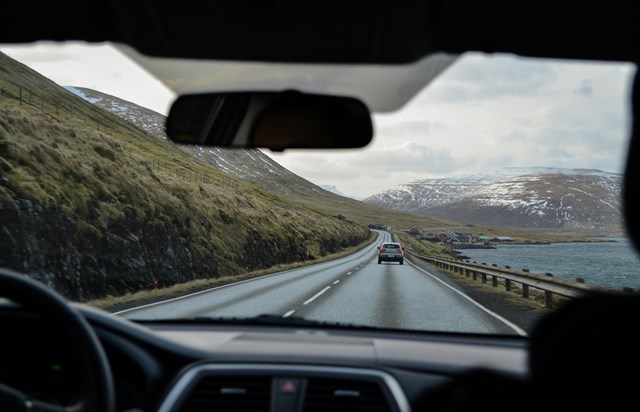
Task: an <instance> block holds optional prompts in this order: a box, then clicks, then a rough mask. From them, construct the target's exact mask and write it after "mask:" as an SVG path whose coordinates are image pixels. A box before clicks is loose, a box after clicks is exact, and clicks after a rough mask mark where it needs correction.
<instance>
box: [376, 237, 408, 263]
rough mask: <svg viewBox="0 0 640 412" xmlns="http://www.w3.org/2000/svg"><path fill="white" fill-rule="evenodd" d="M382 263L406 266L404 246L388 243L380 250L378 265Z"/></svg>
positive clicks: (381, 246)
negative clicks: (396, 263) (395, 263)
mask: <svg viewBox="0 0 640 412" xmlns="http://www.w3.org/2000/svg"><path fill="white" fill-rule="evenodd" d="M382 262H398V263H400V264H401V265H404V250H402V245H401V244H400V243H395V242H387V243H383V244H382V245H380V247H379V248H378V264H381V263H382Z"/></svg>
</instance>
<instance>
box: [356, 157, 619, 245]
mask: <svg viewBox="0 0 640 412" xmlns="http://www.w3.org/2000/svg"><path fill="white" fill-rule="evenodd" d="M621 187H622V176H621V175H620V174H613V173H607V172H602V171H600V170H585V169H558V168H507V169H504V170H499V171H488V172H484V173H480V174H477V175H472V176H460V177H451V178H444V179H427V180H420V181H415V182H412V183H408V184H405V185H401V186H399V187H397V188H395V189H392V190H388V191H386V192H383V193H380V194H377V195H374V196H371V197H369V198H367V199H366V200H365V201H366V202H368V203H371V204H374V205H378V206H383V207H386V208H391V209H396V210H403V211H411V212H415V213H420V214H424V215H429V216H434V217H438V218H442V219H449V220H454V221H458V222H463V223H467V224H476V225H491V226H500V227H512V228H514V227H515V228H537V229H554V230H556V229H557V230H563V231H567V232H570V233H582V234H589V235H611V236H618V235H621V234H623V217H622V199H621Z"/></svg>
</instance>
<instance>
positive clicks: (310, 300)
mask: <svg viewBox="0 0 640 412" xmlns="http://www.w3.org/2000/svg"><path fill="white" fill-rule="evenodd" d="M329 289H331V286H327V287H326V288H324V289H322V290H321V291H320V292H318V293H316V294H315V295H313V297H311V299H308V300H307V301H306V302H304V303H303V305H308V304H309V303H311V302H313V301H314V300H316V299H318V298H319V297H320V295H322V294H323V293H324V292H326V291H328V290H329Z"/></svg>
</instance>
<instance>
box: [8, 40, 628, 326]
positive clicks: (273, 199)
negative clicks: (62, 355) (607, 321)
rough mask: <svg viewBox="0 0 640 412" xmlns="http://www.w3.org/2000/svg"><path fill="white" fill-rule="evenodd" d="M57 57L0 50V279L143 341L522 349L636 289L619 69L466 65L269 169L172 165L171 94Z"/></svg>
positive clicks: (244, 160) (235, 161) (232, 155)
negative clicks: (311, 335) (59, 299)
mask: <svg viewBox="0 0 640 412" xmlns="http://www.w3.org/2000/svg"><path fill="white" fill-rule="evenodd" d="M69 47H70V48H68V49H56V48H52V47H50V46H48V45H37V46H33V47H31V48H26V47H8V46H7V47H5V48H0V51H1V52H2V53H3V54H2V55H0V59H1V61H0V67H1V68H2V70H1V71H0V107H2V110H1V111H0V112H1V113H2V114H1V116H2V118H1V119H0V133H1V134H0V146H1V147H2V152H1V153H2V164H1V165H0V172H1V177H0V197H1V199H2V200H1V202H2V203H1V204H2V214H1V215H0V219H2V233H0V248H1V249H2V257H1V258H0V266H3V267H9V268H13V269H16V270H21V271H24V272H26V273H28V274H29V275H30V276H32V277H34V278H35V279H38V280H40V281H42V282H44V283H45V284H47V285H48V286H50V287H51V288H54V289H55V290H57V291H59V292H60V293H62V294H63V295H64V296H66V297H68V298H69V299H72V300H75V301H81V302H86V303H89V304H91V305H95V306H97V307H101V308H106V309H107V310H110V311H112V312H114V313H118V314H121V315H122V316H126V317H129V318H131V319H140V320H142V319H145V320H149V319H156V320H157V319H167V318H185V319H186V318H190V319H191V318H206V317H210V318H212V319H215V318H227V319H237V318H251V317H256V316H260V315H263V314H268V315H275V316H279V317H289V316H291V315H292V314H294V313H295V315H296V316H300V317H304V318H307V319H312V320H320V321H327V322H336V323H347V324H353V325H364V326H371V327H381V328H396V329H409V330H421V331H438V332H443V331H444V332H457V333H482V334H525V329H526V327H527V325H530V324H531V322H534V321H535V319H537V318H538V317H539V316H542V315H544V314H545V313H548V312H549V311H552V310H554V308H556V307H558V306H559V305H561V304H562V303H563V302H565V301H566V300H568V299H571V298H572V296H575V294H581V293H588V292H589V291H594V290H611V291H631V290H636V289H637V288H638V284H639V280H640V279H639V278H638V276H637V275H636V273H637V271H636V270H635V267H636V265H637V256H636V253H635V251H634V249H633V247H632V245H631V242H630V240H629V238H628V237H627V234H626V232H625V227H624V217H623V210H622V200H621V196H622V173H623V171H624V164H625V154H626V148H627V145H628V139H629V132H630V116H629V101H630V83H631V79H632V76H633V75H634V74H635V67H633V66H632V65H630V64H623V63H615V62H611V63H595V62H577V61H556V60H543V59H527V58H520V57H515V56H511V55H500V54H498V55H495V56H489V55H483V54H480V53H468V54H465V55H463V56H460V57H457V58H456V60H455V62H453V63H452V64H451V65H450V66H448V67H447V68H445V69H444V70H443V72H442V73H441V74H440V75H439V76H437V77H436V78H435V79H434V80H433V81H432V82H431V83H430V84H428V85H427V86H426V87H424V88H423V89H418V90H412V91H411V93H408V94H410V95H412V96H413V97H412V98H411V99H410V100H409V101H408V102H407V103H406V104H405V105H404V106H402V107H401V108H399V109H398V110H395V111H379V112H376V113H374V114H373V122H374V128H375V135H374V140H373V142H372V143H371V144H370V145H369V146H368V147H366V148H363V149H354V150H336V151H326V150H325V151H304V150H290V151H285V152H284V153H277V152H270V151H266V150H258V149H242V150H231V149H221V148H216V147H200V146H177V145H174V144H172V143H171V142H170V141H168V140H167V139H166V135H165V134H164V120H165V118H166V115H167V113H168V108H169V107H170V104H171V101H172V100H173V99H174V98H175V92H174V91H173V90H172V89H171V84H168V83H166V84H163V83H161V82H160V81H158V80H157V79H153V78H152V77H151V76H150V75H149V74H148V73H145V72H144V71H141V69H140V68H139V67H136V66H134V65H132V64H131V63H130V62H127V60H126V59H125V58H124V57H123V55H122V54H120V53H118V52H114V49H113V48H110V47H107V46H105V45H101V46H97V47H87V48H85V47H80V46H77V45H71V46H69ZM65 53H66V54H65ZM420 67H421V66H420ZM103 69H104V70H103ZM344 69H345V70H348V69H349V65H346V66H345V67H344ZM31 70H33V71H31ZM283 73H285V72H283ZM223 74H224V75H229V73H228V72H223V71H221V72H220V73H219V75H220V76H221V77H220V78H221V79H223V80H224V79H225V77H224V76H223ZM48 79H50V80H51V81H49V80H48ZM307 80H308V79H307ZM203 81H205V80H203ZM323 82H335V84H339V82H340V77H339V72H336V76H335V77H333V78H332V77H328V78H327V79H324V80H323ZM323 82H320V81H318V82H317V83H318V84H317V85H315V86H317V88H318V89H322V84H321V83H323ZM335 84H334V86H332V87H335ZM266 86H267V85H265V87H266ZM362 86H363V87H365V86H366V87H370V86H371V85H370V84H364V82H363V85H362ZM385 242H394V243H385ZM395 242H400V243H395ZM380 244H381V245H382V247H383V248H385V249H399V248H402V249H403V252H404V258H403V259H405V260H406V259H408V260H409V261H410V262H412V263H413V264H412V265H407V264H400V265H398V264H395V263H396V262H388V261H382V262H381V261H380V260H378V259H379V256H376V254H377V253H378V251H377V248H376V245H380ZM346 256H355V257H358V259H360V257H361V258H362V259H361V260H359V261H358V262H359V263H358V264H357V265H353V264H352V262H351V261H350V260H349V258H345V257H346ZM400 258H401V259H400V261H401V263H402V262H403V260H402V257H400ZM376 260H378V261H377V263H378V264H376ZM328 262H334V263H333V264H332V263H328ZM301 267H303V268H307V269H304V270H302V269H300V268H301ZM275 274H279V275H278V276H280V277H279V278H278V277H276V276H272V275H275ZM275 279H279V280H277V281H276V280H275ZM426 279H428V281H427V280H426ZM565 281H566V282H565ZM239 282H244V283H243V288H242V289H240V288H238V289H237V291H236V289H233V288H226V289H225V291H226V292H225V293H226V294H219V295H216V298H215V299H205V298H204V295H197V293H198V292H201V291H203V290H211V289H214V288H217V287H219V286H223V285H230V284H237V283H239ZM443 285H444V286H443ZM541 285H542V286H541ZM445 289H446V290H445ZM389 293H393V294H394V295H393V298H390V297H389V295H388V294H389ZM184 296H190V298H189V299H190V302H191V301H192V302H193V304H191V303H190V304H189V305H184V306H178V305H179V304H180V303H181V302H182V301H186V299H182V297H184ZM460 296H465V297H468V298H470V299H473V300H475V301H476V302H479V303H478V306H475V307H474V308H473V309H469V308H468V306H469V305H467V302H466V300H465V299H460ZM170 299H173V301H172V305H175V306H166V308H165V306H163V305H157V306H154V307H148V304H149V303H155V302H161V301H166V300H170ZM176 299H177V300H176ZM181 299H182V300H181ZM434 302H436V303H437V304H434ZM513 302H516V303H515V304H513ZM390 305H391V306H390ZM143 306H144V309H143V308H142V307H143ZM434 306H440V307H442V308H447V309H446V310H444V309H443V311H442V312H438V313H441V316H442V318H441V319H438V320H437V321H436V320H434V319H435V318H437V317H438V316H440V315H434V312H433V311H434ZM343 307H344V308H348V310H344V311H342V310H339V308H343ZM390 307H392V308H393V310H391V311H390V309H389V308H390ZM336 308H338V309H336ZM478 308H482V309H478ZM523 308H524V309H523ZM499 310H504V311H505V316H499V317H496V316H494V315H493V314H495V312H496V311H499ZM458 311H459V312H458ZM450 313H459V316H458V315H450ZM427 314H428V315H429V316H425V315H427Z"/></svg>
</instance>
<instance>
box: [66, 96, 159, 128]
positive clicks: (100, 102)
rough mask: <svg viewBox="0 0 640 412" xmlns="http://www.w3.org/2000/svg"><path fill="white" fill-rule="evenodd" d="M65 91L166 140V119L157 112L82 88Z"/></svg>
mask: <svg viewBox="0 0 640 412" xmlns="http://www.w3.org/2000/svg"><path fill="white" fill-rule="evenodd" d="M65 89H67V90H69V91H70V92H71V93H73V94H75V95H77V96H80V97H82V98H83V99H84V100H86V101H88V102H90V103H93V104H95V105H96V106H99V107H101V108H103V109H106V110H107V111H109V112H111V113H113V114H116V115H118V116H120V117H121V118H123V119H125V120H128V121H129V122H131V123H133V124H134V125H136V126H138V127H139V128H140V129H142V130H146V131H147V132H149V133H153V134H155V135H158V136H162V137H164V138H166V135H165V133H164V123H165V119H166V117H165V116H163V115H161V114H160V113H158V112H155V111H153V110H151V109H147V108H145V107H142V106H139V105H137V104H135V103H132V102H129V101H126V100H123V99H120V98H118V97H115V96H111V95H108V94H106V93H101V92H98V91H95V90H92V89H86V88H84V87H72V86H65Z"/></svg>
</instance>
